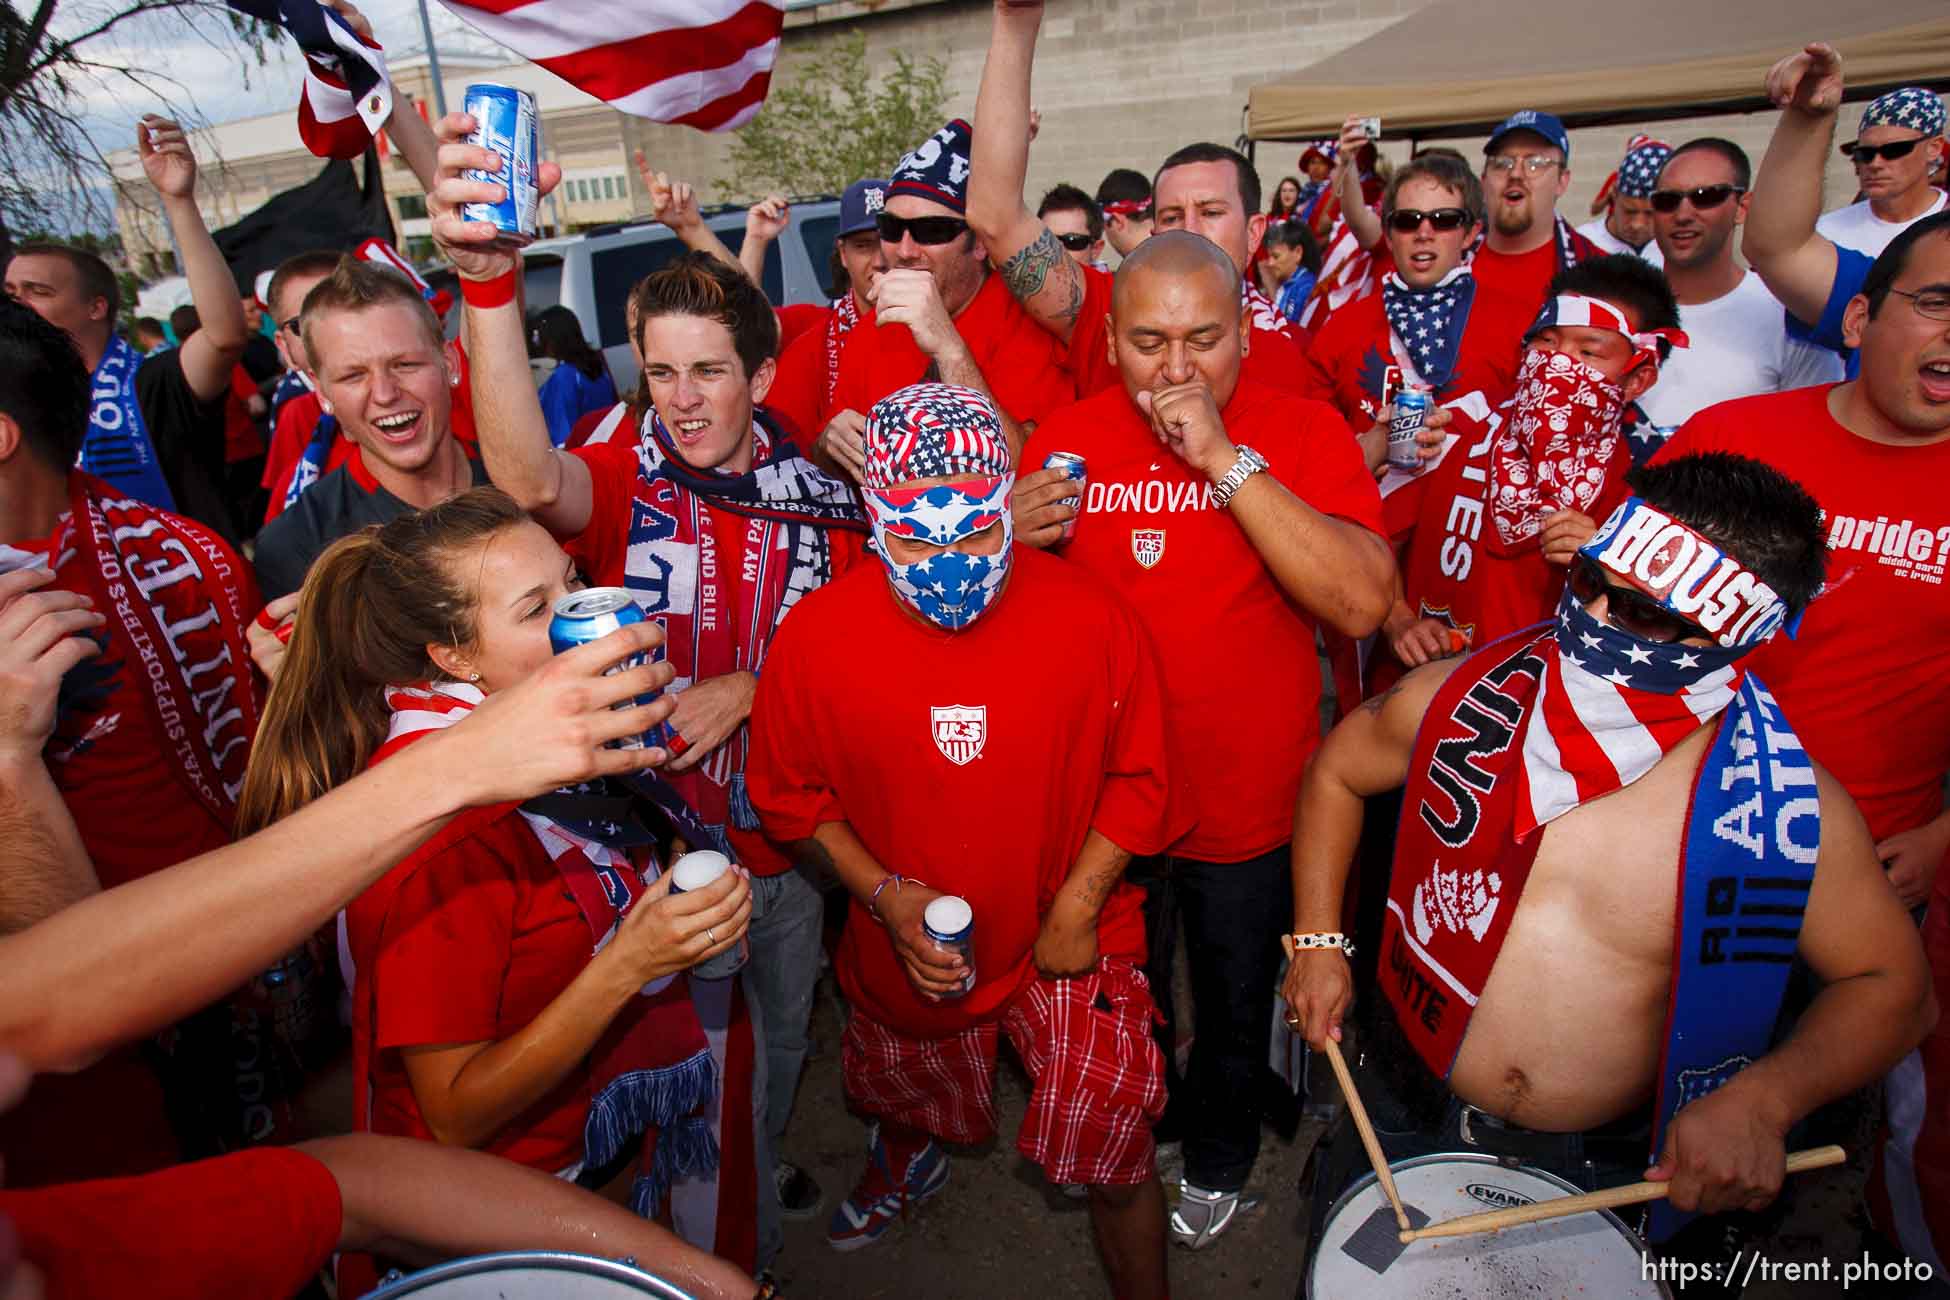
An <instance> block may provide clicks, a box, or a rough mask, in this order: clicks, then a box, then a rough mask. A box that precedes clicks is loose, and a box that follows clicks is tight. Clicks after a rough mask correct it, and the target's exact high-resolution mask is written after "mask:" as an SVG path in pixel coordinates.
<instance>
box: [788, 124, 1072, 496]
mask: <svg viewBox="0 0 1950 1300" xmlns="http://www.w3.org/2000/svg"><path fill="white" fill-rule="evenodd" d="M1020 134H1021V137H1022V143H1021V148H1022V149H1023V150H1024V151H1025V152H1026V151H1027V150H1028V148H1029V127H1028V122H1027V120H1026V119H1025V121H1024V123H1023V125H1022V128H1021V132H1020ZM970 137H971V130H970V127H969V125H968V123H967V122H964V121H962V120H961V119H959V118H957V119H956V120H955V121H952V122H950V123H948V125H946V126H944V127H942V128H941V129H940V130H939V131H937V132H935V133H934V134H933V135H931V136H929V137H928V138H927V139H926V140H924V141H922V142H921V143H920V145H918V146H917V147H916V148H915V149H913V150H912V151H911V152H909V153H908V154H907V155H906V156H904V157H903V158H902V159H901V160H900V164H899V165H898V166H896V167H895V168H894V174H893V176H892V178H891V180H890V182H889V184H888V186H887V202H886V206H885V207H883V208H882V209H881V210H880V213H879V216H878V218H877V224H878V226H879V230H880V246H881V251H882V253H883V254H884V255H885V256H886V259H887V265H888V268H889V269H888V271H887V273H886V274H884V275H882V276H881V277H880V278H879V279H878V280H877V281H875V283H874V286H873V306H874V327H873V328H872V329H859V330H855V331H853V333H852V335H851V336H850V337H849V338H848V339H847V342H846V349H845V351H844V352H843V353H842V354H841V356H840V378H839V383H838V385H837V387H836V388H835V390H834V393H833V398H832V401H831V403H830V404H829V406H828V409H827V414H826V420H825V426H826V430H827V432H826V434H825V435H823V436H822V439H821V441H822V443H823V444H826V445H828V446H831V447H834V448H847V449H850V455H849V454H848V453H847V452H842V451H836V453H835V454H836V455H837V456H838V457H839V459H840V460H841V461H842V462H848V461H850V460H853V459H854V458H857V457H859V455H860V450H859V448H860V445H861V444H860V431H861V430H862V429H863V428H864V427H865V423H866V416H865V415H864V412H866V411H867V410H869V409H871V408H872V406H873V404H874V403H875V402H877V401H879V400H880V399H881V398H883V397H886V396H887V395H888V394H889V393H892V392H894V391H895V390H897V389H900V388H905V387H907V386H908V385H909V384H914V383H919V382H921V381H922V380H923V379H924V378H935V379H939V380H941V381H942V382H943V383H951V384H959V385H961V386H962V387H964V388H970V389H974V390H975V391H977V392H981V393H987V394H988V395H989V397H990V398H991V399H993V400H994V402H995V405H996V408H997V409H998V410H999V411H1001V413H1002V421H1003V427H1004V428H1005V429H1006V430H1007V431H1008V434H1009V445H1010V446H1011V447H1013V448H1016V449H1020V448H1021V447H1022V444H1023V440H1024V438H1025V437H1027V429H1028V428H1029V427H1031V426H1033V425H1034V424H1035V423H1036V422H1037V421H1038V420H1040V419H1042V418H1043V417H1044V416H1046V415H1048V414H1049V413H1050V412H1051V411H1053V410H1055V409H1057V408H1058V407H1060V406H1062V405H1064V404H1065V403H1067V402H1068V401H1069V400H1070V398H1071V396H1072V393H1071V389H1070V385H1069V382H1068V376H1067V374H1066V373H1065V371H1064V369H1063V361H1062V350H1061V348H1059V347H1058V346H1057V344H1056V340H1054V339H1053V338H1051V337H1050V336H1049V334H1047V333H1046V332H1045V331H1043V330H1040V329H1037V328H1036V327H1035V325H1034V324H1033V323H1032V322H1031V321H1030V319H1029V317H1028V315H1027V314H1026V313H1025V312H1024V311H1023V309H1022V307H1021V306H1020V305H1018V304H1017V302H1016V300H1015V298H1014V297H1012V296H1011V295H1010V293H1009V290H1008V288H1007V287H1006V286H1005V285H1004V284H1003V283H1002V280H1001V278H1000V277H998V276H994V275H991V274H990V271H989V255H990V252H991V251H992V250H991V249H990V248H989V247H988V246H987V245H986V243H985V242H984V240H983V239H982V237H981V235H980V234H979V233H978V232H977V231H976V230H975V229H974V228H973V227H972V225H971V223H970V222H969V220H968V218H967V216H966V212H967V201H968V189H969V186H970V185H971V184H972V180H971V177H970V174H969V166H970V162H971V160H972V159H973V158H974V156H975V155H974V145H973V142H972V140H971V138H970ZM1064 260H1065V262H1066V263H1068V258H1067V257H1066V258H1065V259H1064ZM835 426H838V427H835ZM846 468H848V469H849V470H850V471H851V473H852V476H853V477H854V479H855V481H858V478H859V473H860V465H859V464H858V463H850V464H847V465H846Z"/></svg>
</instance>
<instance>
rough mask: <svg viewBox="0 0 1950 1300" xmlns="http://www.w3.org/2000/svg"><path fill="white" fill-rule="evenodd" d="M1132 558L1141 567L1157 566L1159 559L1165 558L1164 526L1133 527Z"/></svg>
mask: <svg viewBox="0 0 1950 1300" xmlns="http://www.w3.org/2000/svg"><path fill="white" fill-rule="evenodd" d="M1131 558H1132V559H1134V560H1136V561H1137V562H1138V565H1139V567H1141V568H1146V569H1150V568H1155V567H1156V566H1157V563H1158V561H1159V560H1162V559H1164V558H1165V530H1164V529H1162V528H1133V529H1132V530H1131Z"/></svg>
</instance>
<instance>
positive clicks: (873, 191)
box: [839, 179, 887, 239]
mask: <svg viewBox="0 0 1950 1300" xmlns="http://www.w3.org/2000/svg"><path fill="white" fill-rule="evenodd" d="M886 206H887V182H886V181H884V180H879V179H868V180H863V181H855V182H853V184H851V185H849V186H847V187H846V193H844V194H842V195H840V229H839V237H840V238H841V239H845V238H846V237H847V236H848V235H857V234H859V233H860V232H861V231H863V230H872V229H874V225H875V219H876V218H878V217H879V216H880V211H881V209H882V208H884V207H886Z"/></svg>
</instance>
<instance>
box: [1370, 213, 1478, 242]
mask: <svg viewBox="0 0 1950 1300" xmlns="http://www.w3.org/2000/svg"><path fill="white" fill-rule="evenodd" d="M1424 221H1426V222H1428V223H1429V225H1430V226H1431V227H1433V228H1434V229H1436V230H1441V231H1450V230H1461V229H1462V228H1463V227H1464V226H1466V225H1468V224H1469V213H1468V212H1466V211H1465V210H1463V209H1462V208H1434V209H1431V210H1430V211H1428V212H1424V211H1422V209H1420V208H1396V209H1395V210H1394V211H1393V212H1391V213H1389V214H1388V228H1389V229H1390V230H1393V231H1395V232H1397V233H1399V234H1403V235H1412V234H1414V233H1415V232H1416V231H1418V230H1420V229H1421V228H1422V223H1423V222H1424Z"/></svg>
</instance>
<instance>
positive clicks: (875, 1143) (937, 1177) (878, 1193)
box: [826, 1125, 948, 1250]
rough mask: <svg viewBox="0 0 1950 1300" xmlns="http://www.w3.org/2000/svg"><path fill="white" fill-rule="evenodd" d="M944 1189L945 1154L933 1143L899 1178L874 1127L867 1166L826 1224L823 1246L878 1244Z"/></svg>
mask: <svg viewBox="0 0 1950 1300" xmlns="http://www.w3.org/2000/svg"><path fill="white" fill-rule="evenodd" d="M947 1185H948V1156H947V1154H946V1153H945V1152H943V1151H942V1149H941V1147H940V1146H939V1145H938V1144H936V1143H935V1142H933V1141H930V1142H929V1143H928V1144H927V1145H926V1146H924V1147H922V1148H921V1149H920V1150H919V1151H917V1152H916V1153H915V1154H914V1155H913V1156H912V1157H910V1158H909V1159H908V1162H907V1168H906V1169H905V1170H903V1171H902V1174H901V1177H900V1180H899V1181H898V1182H897V1181H895V1178H894V1175H893V1174H892V1173H891V1172H890V1170H889V1168H888V1154H887V1147H886V1144H885V1143H883V1142H882V1141H881V1140H880V1127H879V1126H878V1125H875V1126H874V1128H873V1131H872V1134H871V1136H870V1138H869V1140H868V1143H867V1168H866V1171H865V1172H864V1173H862V1174H861V1175H860V1181H859V1182H858V1183H856V1184H855V1185H854V1188H853V1194H852V1195H851V1196H848V1197H847V1198H846V1199H845V1200H844V1201H841V1202H840V1205H839V1208H838V1209H836V1210H834V1211H833V1218H832V1221H831V1222H830V1223H828V1224H827V1225H826V1244H827V1245H829V1246H831V1247H832V1248H833V1249H834V1250H858V1249H860V1247H862V1246H866V1245H871V1244H872V1243H873V1242H876V1241H878V1240H880V1238H881V1235H882V1234H883V1233H885V1232H886V1231H887V1229H889V1228H891V1227H893V1226H894V1224H895V1222H896V1221H898V1220H900V1219H904V1218H906V1217H907V1212H908V1210H910V1209H911V1208H913V1207H914V1206H916V1205H919V1204H920V1203H921V1202H922V1201H925V1200H927V1199H928V1198H929V1197H930V1196H933V1195H934V1194H935V1193H936V1192H938V1191H940V1190H941V1189H942V1188H944V1187H946V1186H947Z"/></svg>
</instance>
